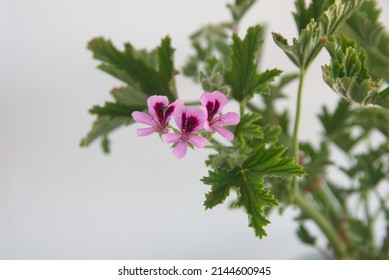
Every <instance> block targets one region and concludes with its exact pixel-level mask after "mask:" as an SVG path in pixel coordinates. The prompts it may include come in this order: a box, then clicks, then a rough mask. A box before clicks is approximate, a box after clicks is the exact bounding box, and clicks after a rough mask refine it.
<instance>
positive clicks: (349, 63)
mask: <svg viewBox="0 0 389 280" xmlns="http://www.w3.org/2000/svg"><path fill="white" fill-rule="evenodd" d="M325 47H326V49H327V50H328V52H329V53H330V56H331V63H330V65H329V66H328V65H325V66H323V67H322V71H323V79H324V81H325V82H326V83H327V84H328V85H329V86H330V87H331V88H332V89H333V90H334V91H335V92H336V93H338V94H339V95H340V96H342V97H343V98H345V99H346V100H348V101H349V102H353V103H358V104H360V105H362V106H367V105H379V106H382V107H384V108H387V109H389V99H388V97H385V96H384V95H385V94H383V95H380V94H379V93H378V90H379V88H380V86H381V80H380V79H378V80H373V79H372V78H371V77H370V75H369V73H368V70H367V67H366V55H365V52H364V50H363V49H358V48H356V47H355V43H354V42H351V41H349V40H348V39H347V38H346V37H345V36H344V35H338V36H330V37H329V38H328V40H327V41H326V43H325Z"/></svg>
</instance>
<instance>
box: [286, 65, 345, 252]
mask: <svg viewBox="0 0 389 280" xmlns="http://www.w3.org/2000/svg"><path fill="white" fill-rule="evenodd" d="M305 71H306V69H301V70H300V82H299V87H298V92H297V103H296V116H295V122H294V130H293V147H294V153H295V157H296V162H298V163H299V158H300V147H299V145H300V143H299V128H300V118H301V109H302V96H303V86H304V81H305V73H306V72H305ZM293 200H294V203H295V204H296V205H297V206H298V207H299V208H300V209H301V211H302V212H303V213H304V214H305V215H307V216H308V217H309V218H311V219H312V220H313V221H314V222H315V223H316V224H317V225H318V227H319V228H320V229H321V230H322V232H323V233H324V234H325V235H326V237H327V238H328V240H329V242H330V244H331V246H332V248H333V250H334V252H335V255H336V257H337V258H338V259H344V258H346V247H345V244H344V243H343V241H342V240H341V238H340V236H339V235H338V233H337V232H336V230H335V229H334V227H333V225H332V224H331V222H330V221H329V220H328V218H327V217H325V216H324V215H323V214H322V213H321V212H320V211H319V210H318V209H316V208H315V207H314V206H313V205H312V204H311V203H309V201H308V200H307V198H306V197H303V195H302V193H301V191H300V189H299V181H298V179H297V177H295V178H294V181H293Z"/></svg>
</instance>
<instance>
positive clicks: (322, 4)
mask: <svg viewBox="0 0 389 280" xmlns="http://www.w3.org/2000/svg"><path fill="white" fill-rule="evenodd" d="M333 2H334V0H312V1H311V3H310V5H309V6H308V7H307V6H306V3H305V0H296V1H295V3H294V4H295V6H296V12H294V13H293V17H294V21H295V22H296V26H297V30H298V32H299V33H300V32H301V31H302V30H303V29H304V28H305V27H306V26H307V25H308V24H309V23H310V21H311V19H313V20H314V21H316V22H318V20H319V18H320V17H321V15H322V14H323V13H324V12H325V11H326V10H327V9H328V8H329V7H330V6H331V4H333Z"/></svg>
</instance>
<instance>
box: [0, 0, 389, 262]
mask: <svg viewBox="0 0 389 280" xmlns="http://www.w3.org/2000/svg"><path fill="white" fill-rule="evenodd" d="M226 2H227V1H224V0H212V1H206V0H197V1H179V0H165V1H156V0H154V1H151V0H143V1H135V0H127V1H125V0H113V1H108V0H104V1H103V0H84V1H76V0H68V1H53V0H36V1H27V0H26V1H22V0H12V1H11V0H9V1H7V0H1V1H0V129H1V132H0V258H2V259H290V258H307V257H310V256H312V254H315V250H313V249H311V248H309V247H306V246H304V245H301V244H300V242H299V241H298V240H297V238H296V237H295V229H296V225H295V224H294V223H293V217H295V215H296V212H295V211H293V209H289V210H288V211H287V212H286V213H285V214H284V215H283V216H278V215H277V213H276V212H275V213H274V214H273V215H272V217H271V221H272V224H271V225H270V226H268V227H267V231H268V235H269V236H268V237H267V238H264V239H262V240H259V239H257V238H255V237H254V233H253V231H252V230H251V229H250V228H248V227H247V223H248V222H247V217H246V214H245V213H243V211H241V210H230V209H228V207H227V206H226V205H222V206H218V207H216V208H215V209H214V210H211V211H204V208H203V206H202V204H203V200H204V193H205V192H207V191H208V187H207V186H204V185H203V184H202V183H201V182H200V181H199V179H200V178H201V177H203V176H205V175H206V174H207V169H206V168H205V167H204V164H203V162H204V160H205V159H206V156H207V151H205V150H204V151H196V152H193V151H190V152H189V153H188V155H187V157H186V158H185V159H183V160H177V159H175V158H174V157H173V155H172V154H171V150H170V149H169V147H168V146H167V145H166V144H163V143H161V142H160V141H159V139H158V137H157V136H156V135H153V136H150V137H146V138H138V137H137V136H136V134H135V129H136V127H135V126H131V127H128V128H125V129H121V130H118V131H117V132H115V133H114V134H113V135H112V137H111V140H112V153H111V154H110V155H108V156H107V155H104V154H103V153H102V152H101V149H100V146H99V144H98V143H95V144H94V145H92V146H91V147H89V148H86V149H85V148H80V147H79V146H78V144H79V141H80V139H81V138H82V137H83V136H84V135H85V134H86V132H87V131H88V130H89V128H90V126H91V124H92V121H93V120H94V117H92V116H91V115H89V114H88V112H87V111H88V109H89V108H90V107H91V106H92V105H94V104H103V103H104V101H106V100H109V98H110V97H109V94H108V92H109V91H110V89H111V88H113V87H115V86H120V85H121V83H120V81H118V80H115V79H113V78H111V77H109V76H108V75H106V74H104V73H102V72H101V71H99V70H97V69H96V68H95V67H96V65H97V61H95V60H93V59H92V57H91V53H90V52H89V51H87V50H86V44H87V42H88V41H89V40H90V39H91V38H93V37H95V36H104V37H107V38H110V39H112V41H113V42H114V43H115V44H116V45H117V46H121V44H122V43H123V42H126V41H130V42H131V43H132V44H133V45H134V46H135V47H137V48H147V49H151V48H154V47H155V46H156V45H157V44H159V42H160V38H161V37H163V36H165V35H166V34H169V35H170V36H171V38H172V42H173V45H174V47H175V48H176V53H175V61H176V67H177V68H179V67H181V66H182V65H183V64H184V63H185V60H186V58H187V57H188V55H190V54H191V49H190V42H189V39H188V35H189V33H191V32H193V31H194V30H196V29H197V28H199V27H200V26H201V25H203V24H205V23H208V22H213V23H217V22H219V21H221V20H228V19H229V12H228V10H227V9H226V8H225V4H226ZM276 2H278V3H277V4H275V3H276ZM293 2H294V1H292V0H279V1H274V0H273V1H271V0H260V1H258V2H257V4H256V5H255V7H254V8H253V9H252V10H251V11H250V13H249V14H248V16H247V18H246V19H245V20H244V21H243V23H242V26H241V31H242V32H241V35H244V30H245V29H246V28H247V27H248V26H249V25H251V24H256V23H266V24H267V26H268V34H267V41H266V43H265V49H264V51H265V54H264V55H263V68H275V67H277V68H280V69H283V70H286V71H293V70H296V68H295V67H294V66H293V65H292V64H291V63H290V62H289V61H288V59H287V57H286V56H285V55H284V53H283V52H282V51H281V50H280V49H279V48H278V47H276V46H275V44H274V42H273V41H272V39H271V38H270V31H276V32H280V33H281V34H283V35H284V36H285V37H287V38H291V37H293V36H296V35H297V34H296V28H295V26H294V21H293V18H292V15H291V11H292V10H294V6H293ZM379 2H380V3H381V4H382V5H383V6H384V7H385V8H386V10H385V11H384V14H383V15H382V17H381V18H382V19H384V20H385V24H386V25H388V24H389V16H388V12H389V11H388V10H389V5H388V1H384V0H381V1H379ZM325 63H328V57H327V56H326V54H325V53H324V52H322V54H321V55H320V56H319V58H318V60H317V61H316V62H315V63H314V64H313V65H312V66H311V69H310V70H311V71H310V72H309V75H308V78H307V85H306V87H305V100H304V104H303V106H304V108H303V123H302V132H301V137H302V138H303V139H307V138H310V139H317V137H318V132H319V131H320V129H319V126H318V123H317V121H316V119H315V117H314V116H315V115H316V114H317V113H318V111H319V110H320V107H321V105H322V104H323V103H326V104H334V103H335V102H336V101H337V100H338V97H337V96H336V94H334V93H333V92H331V91H330V90H329V88H328V87H327V86H326V85H324V83H323V81H322V79H321V71H320V65H323V64H325ZM177 84H178V89H179V92H180V93H181V96H182V97H183V98H184V99H194V98H197V97H199V96H200V94H201V93H202V92H201V89H200V87H199V86H197V85H194V84H193V83H192V82H191V81H189V80H187V79H185V78H181V77H179V78H178V82H177ZM289 94H290V99H289V100H288V102H287V103H285V106H290V107H291V108H294V104H295V103H294V96H295V94H296V85H293V87H290V91H289ZM292 112H293V109H292Z"/></svg>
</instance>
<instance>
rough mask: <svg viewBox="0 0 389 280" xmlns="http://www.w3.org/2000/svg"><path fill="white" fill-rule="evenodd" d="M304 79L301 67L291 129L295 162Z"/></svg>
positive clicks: (297, 156) (298, 152)
mask: <svg viewBox="0 0 389 280" xmlns="http://www.w3.org/2000/svg"><path fill="white" fill-rule="evenodd" d="M304 81H305V70H303V69H301V72H300V83H299V87H298V92H297V103H296V115H295V119H294V129H293V148H294V154H295V157H296V161H297V162H298V160H299V154H300V148H299V129H300V118H301V108H302V99H303V87H304ZM296 181H297V180H296ZM295 187H298V181H297V183H296V185H295Z"/></svg>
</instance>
